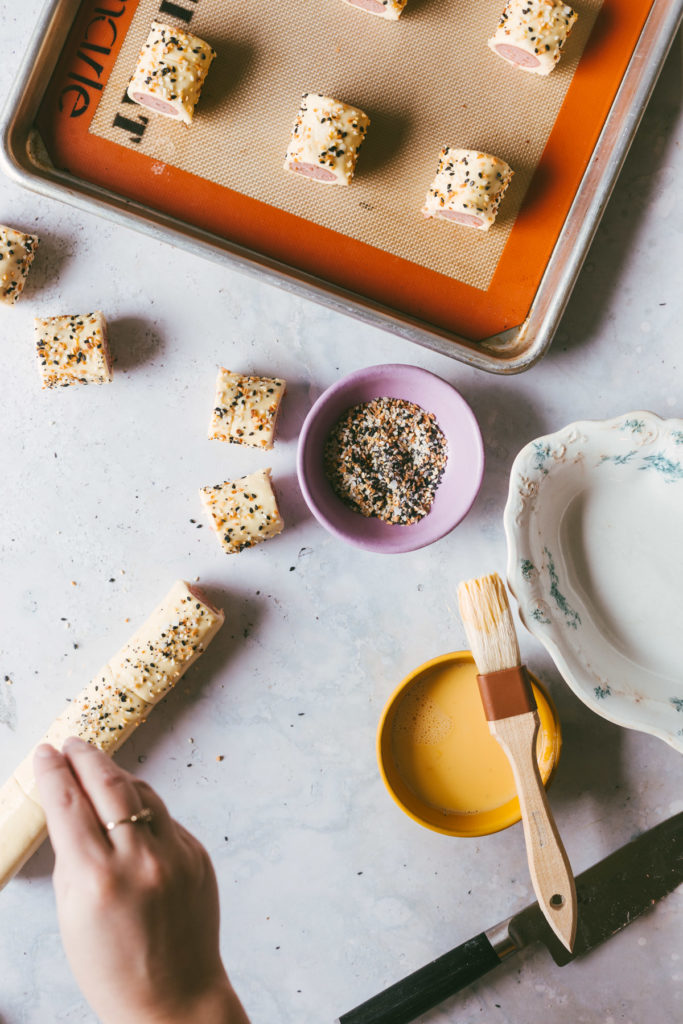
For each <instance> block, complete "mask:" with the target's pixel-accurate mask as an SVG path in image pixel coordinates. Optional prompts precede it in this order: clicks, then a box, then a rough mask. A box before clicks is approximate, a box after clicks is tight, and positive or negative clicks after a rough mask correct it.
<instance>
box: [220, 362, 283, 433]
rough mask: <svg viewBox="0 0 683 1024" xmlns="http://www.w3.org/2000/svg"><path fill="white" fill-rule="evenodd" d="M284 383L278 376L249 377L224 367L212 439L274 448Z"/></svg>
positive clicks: (222, 368) (221, 372)
mask: <svg viewBox="0 0 683 1024" xmlns="http://www.w3.org/2000/svg"><path fill="white" fill-rule="evenodd" d="M285 387H286V384H285V381H284V380H280V379H279V378H277V377H246V376H243V375H242V374H239V373H232V372H231V371H230V370H226V369H225V368H224V367H221V369H220V370H219V371H218V379H217V380H216V398H215V405H214V409H213V413H212V414H211V423H210V424H209V439H210V440H212V441H230V442H232V443H233V444H249V445H252V446H253V447H254V448H272V447H273V437H274V435H275V421H276V419H277V414H278V410H279V408H280V402H281V401H282V396H283V395H284V393H285Z"/></svg>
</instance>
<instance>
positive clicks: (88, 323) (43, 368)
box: [33, 310, 113, 388]
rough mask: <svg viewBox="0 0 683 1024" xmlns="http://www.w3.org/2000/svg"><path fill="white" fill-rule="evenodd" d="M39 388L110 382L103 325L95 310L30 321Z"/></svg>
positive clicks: (109, 358)
mask: <svg viewBox="0 0 683 1024" xmlns="http://www.w3.org/2000/svg"><path fill="white" fill-rule="evenodd" d="M33 323H34V333H35V340H36V355H37V356H38V370H39V372H40V379H41V381H42V386H43V388H66V387H69V386H70V385H71V384H105V383H107V382H110V381H112V380H113V371H112V364H111V355H110V353H109V342H108V340H107V322H106V320H105V319H104V314H103V313H101V312H100V311H99V310H96V312H94V313H84V314H82V315H77V316H48V317H36V318H35V320H34V321H33Z"/></svg>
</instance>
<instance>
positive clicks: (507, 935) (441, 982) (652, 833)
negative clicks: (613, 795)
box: [335, 811, 683, 1024]
mask: <svg viewBox="0 0 683 1024" xmlns="http://www.w3.org/2000/svg"><path fill="white" fill-rule="evenodd" d="M681 882H683V811H682V812H681V813H680V814H676V815H674V817H673V818H669V819H667V821H663V822H661V824H659V825H655V827H654V828H651V829H649V830H648V831H647V832H643V834H642V835H640V836H638V838H637V839H634V840H633V841H632V842H630V843H627V844H626V846H622V847H621V849H619V850H617V851H616V852H615V853H612V854H610V855H609V856H608V857H606V858H605V859H604V860H601V861H600V862H599V863H598V864H594V865H593V867H591V868H588V870H587V871H584V872H583V874H581V875H579V876H578V878H577V879H576V892H577V902H578V928H577V932H576V941H575V943H574V948H573V951H572V952H571V953H570V952H569V951H568V950H567V949H566V948H565V947H564V946H563V945H562V943H561V942H560V940H559V939H558V938H557V937H556V936H555V934H554V932H553V931H552V929H551V928H550V926H549V924H548V923H547V921H546V919H545V917H544V916H543V914H542V913H541V910H540V908H539V906H538V903H532V904H531V906H529V907H526V909H524V910H522V911H520V912H519V913H518V914H514V915H513V916H512V917H510V918H508V919H507V921H503V922H501V924H498V925H496V926H495V927H493V928H489V929H488V930H487V931H485V932H482V933H481V935H477V936H476V937H475V938H473V939H470V940H469V941H468V942H464V943H463V944H462V945H461V946H458V947H457V948H456V949H452V950H450V952H448V953H444V955H443V956H440V957H439V958H438V959H437V960H433V961H432V963H430V964H427V965H426V966H425V967H421V968H420V969H419V970H417V971H415V972H414V973H413V974H409V975H408V977H407V978H404V979H403V980H402V981H399V982H397V983H396V984H395V985H391V986H390V987H389V988H388V989H386V991H384V992H380V993H379V994H378V995H376V996H373V997H372V998H371V999H368V1000H367V1001H366V1002H364V1003H361V1005H360V1006H357V1007H356V1008H355V1009H354V1010H350V1011H349V1012H348V1013H345V1014H343V1015H342V1016H341V1017H339V1018H337V1021H336V1022H335V1024H409V1021H413V1020H415V1019H416V1017H419V1016H420V1014H423V1013H426V1012H427V1010H431V1009H432V1008H433V1007H434V1006H437V1004H438V1003H440V1002H442V1001H443V1000H444V999H447V998H448V997H449V996H452V995H454V994H455V993H456V992H459V991H460V990H461V989H463V988H467V986H468V985H471V984H472V983H473V982H474V981H476V980H477V979H478V978H481V977H483V975H484V974H486V973H487V972H488V971H490V970H492V969H493V968H494V967H497V966H498V964H500V963H502V962H503V960H507V959H508V957H510V956H512V955H513V954H514V953H517V952H518V951H519V950H520V949H522V948H523V947H524V946H528V945H529V944H530V943H532V942H542V943H543V944H544V945H545V946H547V948H548V950H549V952H550V954H551V956H552V958H553V960H554V961H555V963H556V964H558V965H559V966H560V967H563V966H564V965H565V964H568V963H570V961H572V960H574V959H575V958H576V957H577V956H583V955H584V954H585V953H588V952H589V951H590V950H591V949H593V947H594V946H597V945H598V944H599V943H601V942H603V941H604V940H605V939H608V938H609V937H610V936H611V935H614V934H616V932H618V931H621V929H622V928H625V927H626V925H627V924H630V923H631V921H634V920H635V919H636V918H637V917H639V916H640V915H641V914H642V913H643V912H644V911H645V910H647V909H648V908H649V907H651V906H652V905H653V904H654V903H656V902H657V900H660V899H661V898H662V897H663V896H666V895H667V894H668V893H670V892H673V890H674V889H675V888H676V887H677V886H678V885H680V884H681Z"/></svg>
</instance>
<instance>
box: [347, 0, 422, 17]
mask: <svg viewBox="0 0 683 1024" xmlns="http://www.w3.org/2000/svg"><path fill="white" fill-rule="evenodd" d="M344 2H345V3H347V4H351V6H352V7H360V8H361V10H363V11H368V12H369V13H370V14H376V15H378V16H379V17H380V18H385V19H386V20H387V21H398V19H399V18H400V17H401V14H402V12H403V8H404V7H405V5H406V3H407V0H344Z"/></svg>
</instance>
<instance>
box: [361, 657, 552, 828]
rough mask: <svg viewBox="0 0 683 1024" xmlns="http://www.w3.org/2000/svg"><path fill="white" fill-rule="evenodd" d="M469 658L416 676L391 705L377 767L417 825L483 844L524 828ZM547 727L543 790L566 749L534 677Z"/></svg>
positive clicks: (541, 751) (428, 665) (540, 751)
mask: <svg viewBox="0 0 683 1024" xmlns="http://www.w3.org/2000/svg"><path fill="white" fill-rule="evenodd" d="M476 677H477V669H476V666H475V664H474V659H473V657H472V655H471V653H470V652H469V651H455V652H453V653H452V654H443V655H442V656H441V657H439V658H433V659H432V660H431V661H427V662H425V664H424V665H420V667H419V668H417V669H415V671H414V672H411V673H410V675H409V676H406V678H405V679H404V680H403V682H402V683H401V684H400V685H399V686H398V687H397V688H396V690H395V691H394V693H393V694H392V696H391V698H390V699H389V702H388V703H387V705H386V707H385V709H384V712H383V714H382V718H381V720H380V724H379V729H378V732H377V759H378V761H379V769H380V772H381V774H382V778H383V779H384V783H385V785H386V787H387V789H388V790H389V793H390V794H391V796H392V797H393V799H394V800H395V801H396V803H397V804H398V806H399V807H400V808H401V810H403V811H405V813H406V814H408V815H409V816H410V817H411V818H412V819H413V821H417V822H418V824H420V825H424V826H425V828H430V829H432V830H433V831H435V832H442V833H444V834H445V835H448V836H463V837H467V836H470V837H471V836H484V835H489V834H490V833H492V832H499V831H500V830H501V829H504V828H508V826H509V825H514V824H515V822H517V821H519V820H520V816H521V815H520V810H519V800H518V799H517V796H516V794H515V785H514V780H513V778H512V772H511V769H510V768H509V765H508V763H507V759H506V757H505V754H504V753H503V751H502V749H501V748H500V747H499V746H498V743H497V741H496V740H495V739H494V738H493V736H491V734H490V733H489V729H488V723H487V721H486V718H485V717H484V710H483V707H482V705H481V699H480V697H479V688H478V686H477V681H476ZM531 681H532V686H533V690H534V695H535V697H536V703H537V704H538V714H539V718H540V722H541V726H540V729H539V732H538V741H537V745H536V757H537V760H538V766H539V770H540V773H541V778H542V780H543V784H544V785H545V786H547V785H548V783H549V781H550V779H551V778H552V776H553V774H554V772H555V768H556V766H557V761H558V758H559V756H560V748H561V746H562V736H561V732H560V723H559V721H558V718H557V712H556V710H555V707H554V705H553V703H552V701H551V699H550V697H549V696H548V694H547V692H546V691H545V689H544V688H543V686H542V685H541V683H540V682H539V681H538V679H536V678H535V677H534V676H531Z"/></svg>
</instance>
